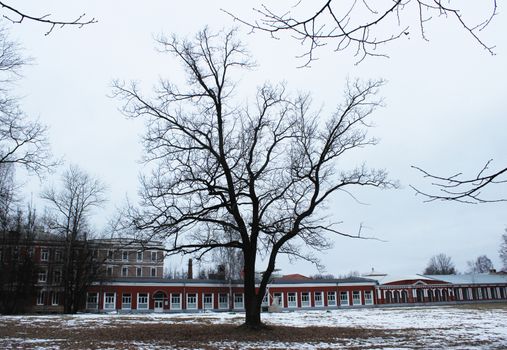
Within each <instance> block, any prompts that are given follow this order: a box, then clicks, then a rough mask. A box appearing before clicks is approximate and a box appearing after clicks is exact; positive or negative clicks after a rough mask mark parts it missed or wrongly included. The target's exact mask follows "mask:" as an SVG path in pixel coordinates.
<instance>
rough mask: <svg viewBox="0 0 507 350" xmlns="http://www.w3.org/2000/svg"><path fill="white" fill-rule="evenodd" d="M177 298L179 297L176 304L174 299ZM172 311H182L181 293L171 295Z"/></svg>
mask: <svg viewBox="0 0 507 350" xmlns="http://www.w3.org/2000/svg"><path fill="white" fill-rule="evenodd" d="M175 297H178V302H177V303H175V302H174V299H173V298H175ZM170 303H171V310H181V293H171V301H170Z"/></svg>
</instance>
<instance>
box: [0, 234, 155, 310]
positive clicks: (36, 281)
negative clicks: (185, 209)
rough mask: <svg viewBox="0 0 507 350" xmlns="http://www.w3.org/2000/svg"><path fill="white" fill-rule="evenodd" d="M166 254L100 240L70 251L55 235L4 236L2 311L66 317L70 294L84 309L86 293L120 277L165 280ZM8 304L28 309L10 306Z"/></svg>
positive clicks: (0, 286) (140, 245)
mask: <svg viewBox="0 0 507 350" xmlns="http://www.w3.org/2000/svg"><path fill="white" fill-rule="evenodd" d="M163 248H164V247H163V245H162V244H161V243H160V242H151V243H149V244H148V243H145V242H137V243H136V242H131V241H127V240H121V239H97V240H89V241H87V242H83V241H75V242H73V244H72V245H69V244H68V243H67V242H66V241H65V240H63V239H60V238H58V237H55V236H51V235H38V237H37V239H27V238H23V239H11V236H10V235H9V234H3V235H2V239H1V240H0V295H1V297H2V303H1V304H6V305H5V306H3V305H0V312H2V309H4V312H22V311H32V312H43V313H55V312H63V311H64V303H65V298H66V296H68V295H70V294H69V289H73V291H71V292H70V293H75V294H72V297H73V298H75V299H76V302H77V303H79V304H80V305H81V306H78V307H79V308H80V309H83V308H84V307H85V298H86V287H87V286H88V285H90V284H92V283H93V282H97V281H100V282H104V281H106V280H112V279H115V278H120V277H126V278H129V279H131V280H132V279H133V280H135V279H139V278H144V277H152V278H161V277H162V275H163V264H164V252H163ZM69 250H71V251H72V254H71V252H70V251H69ZM69 256H70V257H71V258H69ZM71 279H72V280H71ZM80 289H83V291H82V292H81V291H80ZM20 291H22V292H23V293H22V295H20ZM79 293H80V294H82V298H81V297H80V296H79ZM18 299H19V300H18ZM9 300H12V302H13V303H18V304H20V303H22V304H23V305H22V307H21V305H20V306H16V307H14V306H12V305H8V302H7V301H9Z"/></svg>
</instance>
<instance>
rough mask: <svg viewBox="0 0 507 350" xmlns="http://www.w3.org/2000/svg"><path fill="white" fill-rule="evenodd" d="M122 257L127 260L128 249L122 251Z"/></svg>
mask: <svg viewBox="0 0 507 350" xmlns="http://www.w3.org/2000/svg"><path fill="white" fill-rule="evenodd" d="M121 259H122V260H123V261H127V260H128V259H129V252H128V251H127V250H124V251H122V252H121Z"/></svg>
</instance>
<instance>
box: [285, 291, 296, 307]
mask: <svg viewBox="0 0 507 350" xmlns="http://www.w3.org/2000/svg"><path fill="white" fill-rule="evenodd" d="M287 307H290V308H292V309H294V308H297V307H298V293H297V292H289V293H287Z"/></svg>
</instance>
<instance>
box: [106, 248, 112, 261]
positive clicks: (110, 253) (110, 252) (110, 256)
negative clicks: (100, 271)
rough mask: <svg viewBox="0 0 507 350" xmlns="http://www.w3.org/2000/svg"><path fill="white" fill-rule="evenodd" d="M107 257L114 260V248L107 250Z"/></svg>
mask: <svg viewBox="0 0 507 350" xmlns="http://www.w3.org/2000/svg"><path fill="white" fill-rule="evenodd" d="M107 259H108V260H113V251H112V250H108V251H107Z"/></svg>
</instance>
